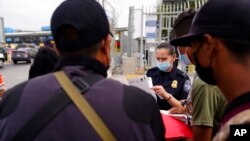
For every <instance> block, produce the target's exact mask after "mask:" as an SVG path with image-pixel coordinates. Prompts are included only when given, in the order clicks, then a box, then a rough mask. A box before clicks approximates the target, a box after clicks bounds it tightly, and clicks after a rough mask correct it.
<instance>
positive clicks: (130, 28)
mask: <svg viewBox="0 0 250 141" xmlns="http://www.w3.org/2000/svg"><path fill="white" fill-rule="evenodd" d="M133 34H134V7H133V6H131V7H129V20H128V46H127V49H126V52H127V54H128V57H131V54H132V51H133V48H134V47H133Z"/></svg>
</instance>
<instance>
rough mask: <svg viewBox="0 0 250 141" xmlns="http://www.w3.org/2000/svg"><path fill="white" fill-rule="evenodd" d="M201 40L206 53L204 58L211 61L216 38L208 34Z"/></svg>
mask: <svg viewBox="0 0 250 141" xmlns="http://www.w3.org/2000/svg"><path fill="white" fill-rule="evenodd" d="M203 40H204V45H205V47H204V49H205V52H206V57H207V58H208V59H211V57H213V55H214V52H215V44H216V38H214V37H212V36H211V35H209V34H205V35H204V38H203Z"/></svg>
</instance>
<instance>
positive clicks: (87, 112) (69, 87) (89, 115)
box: [54, 71, 116, 141]
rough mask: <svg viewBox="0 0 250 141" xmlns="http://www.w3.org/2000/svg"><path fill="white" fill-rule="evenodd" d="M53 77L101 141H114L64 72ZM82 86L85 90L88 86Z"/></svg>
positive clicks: (99, 118)
mask: <svg viewBox="0 0 250 141" xmlns="http://www.w3.org/2000/svg"><path fill="white" fill-rule="evenodd" d="M54 75H55V76H56V79H57V80H58V82H59V83H60V85H61V86H62V87H63V89H64V91H66V94H67V95H68V96H69V97H70V99H71V100H72V101H73V102H74V104H75V105H76V107H77V108H78V110H79V111H80V112H81V113H82V115H83V116H84V117H85V118H86V119H87V121H88V122H89V123H90V125H91V126H92V127H93V128H94V130H95V131H96V133H97V134H98V135H99V136H100V138H101V139H102V140H103V141H116V139H115V137H114V135H113V134H112V132H111V131H110V130H109V129H108V127H107V126H106V124H105V123H104V122H103V120H102V119H101V117H100V116H99V115H98V114H97V113H96V111H95V110H94V109H93V107H92V106H91V105H90V104H89V102H88V101H87V99H86V98H85V97H84V96H83V95H82V94H81V91H79V90H78V89H77V88H76V87H75V85H74V84H73V83H72V82H71V81H70V79H69V78H68V76H67V75H66V74H65V73H64V71H59V72H55V73H54ZM82 84H85V86H86V87H85V88H86V89H88V87H89V86H88V84H86V83H84V81H83V83H82Z"/></svg>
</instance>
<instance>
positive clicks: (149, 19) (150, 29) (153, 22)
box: [146, 15, 157, 43]
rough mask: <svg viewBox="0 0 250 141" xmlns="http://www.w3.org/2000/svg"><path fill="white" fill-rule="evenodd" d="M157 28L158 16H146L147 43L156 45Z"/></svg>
mask: <svg viewBox="0 0 250 141" xmlns="http://www.w3.org/2000/svg"><path fill="white" fill-rule="evenodd" d="M156 28H157V15H147V16H146V43H155V41H156V38H157V36H156Z"/></svg>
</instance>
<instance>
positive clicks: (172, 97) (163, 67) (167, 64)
mask: <svg viewBox="0 0 250 141" xmlns="http://www.w3.org/2000/svg"><path fill="white" fill-rule="evenodd" d="M175 60H176V52H175V48H174V47H173V46H171V45H170V44H168V43H166V42H164V43H161V44H160V45H159V46H158V47H157V48H156V67H154V68H151V69H149V70H148V71H147V74H146V75H147V76H148V77H151V78H152V81H153V86H154V87H153V88H152V90H154V91H155V93H156V94H157V103H158V105H159V107H160V109H164V110H168V109H170V108H171V107H177V106H181V104H180V102H179V100H182V99H186V98H187V96H188V93H189V90H190V88H191V83H190V79H189V77H188V75H187V74H186V73H184V72H182V71H181V70H179V69H178V68H176V66H175V65H173V63H174V61H175Z"/></svg>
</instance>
